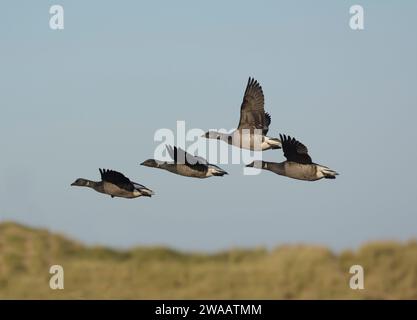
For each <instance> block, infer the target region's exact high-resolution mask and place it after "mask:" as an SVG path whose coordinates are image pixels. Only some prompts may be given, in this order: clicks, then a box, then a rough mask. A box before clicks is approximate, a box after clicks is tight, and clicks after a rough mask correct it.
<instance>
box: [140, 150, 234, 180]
mask: <svg viewBox="0 0 417 320" xmlns="http://www.w3.org/2000/svg"><path fill="white" fill-rule="evenodd" d="M166 148H167V151H168V153H169V156H170V157H171V158H172V159H173V162H162V161H158V160H155V159H148V160H146V161H144V162H142V163H141V165H143V166H147V167H151V168H159V169H164V170H167V171H169V172H172V173H175V174H179V175H181V176H186V177H192V178H208V177H211V176H223V175H225V174H228V173H227V172H226V171H224V170H222V169H221V168H219V167H218V166H215V165H213V164H210V163H208V162H207V160H206V159H203V158H201V157H198V156H193V155H191V154H189V153H187V152H185V151H184V150H182V149H181V148H177V147H171V146H166Z"/></svg>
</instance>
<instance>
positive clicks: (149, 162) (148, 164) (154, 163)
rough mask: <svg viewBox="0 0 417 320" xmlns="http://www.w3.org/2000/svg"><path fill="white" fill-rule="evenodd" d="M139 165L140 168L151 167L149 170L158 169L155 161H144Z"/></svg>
mask: <svg viewBox="0 0 417 320" xmlns="http://www.w3.org/2000/svg"><path fill="white" fill-rule="evenodd" d="M140 165H141V166H146V167H151V168H158V167H159V163H158V162H157V161H156V160H155V159H148V160H145V161H143V162H142V163H141V164H140Z"/></svg>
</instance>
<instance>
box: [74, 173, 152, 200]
mask: <svg viewBox="0 0 417 320" xmlns="http://www.w3.org/2000/svg"><path fill="white" fill-rule="evenodd" d="M100 175H101V181H91V180H87V179H83V178H79V179H77V180H75V181H74V182H73V183H72V184H71V186H78V187H87V188H92V189H94V190H95V191H97V192H100V193H104V194H107V195H109V196H111V197H112V198H114V197H120V198H127V199H132V198H138V197H141V196H144V197H151V196H152V195H154V192H153V191H152V190H150V189H148V188H146V187H145V186H144V185H141V184H139V183H136V182H132V181H130V179H129V178H127V177H125V176H124V175H123V174H121V173H120V172H117V171H113V170H105V169H100Z"/></svg>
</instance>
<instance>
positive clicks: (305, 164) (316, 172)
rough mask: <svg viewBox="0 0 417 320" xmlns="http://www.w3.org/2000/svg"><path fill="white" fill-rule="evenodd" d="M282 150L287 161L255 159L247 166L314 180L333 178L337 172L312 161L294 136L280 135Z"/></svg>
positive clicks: (294, 177) (303, 146)
mask: <svg viewBox="0 0 417 320" xmlns="http://www.w3.org/2000/svg"><path fill="white" fill-rule="evenodd" d="M280 138H281V141H282V150H283V151H284V156H285V158H287V161H284V162H281V163H276V162H267V161H256V162H252V163H251V164H249V165H247V167H256V168H260V169H265V170H269V171H272V172H275V173H276V174H279V175H281V176H286V177H289V178H293V179H299V180H308V181H315V180H319V179H322V178H325V179H335V178H336V175H338V173H337V172H336V171H333V170H331V169H330V168H328V167H325V166H322V165H320V164H316V163H314V162H313V161H312V160H311V158H310V156H309V155H308V150H307V147H306V146H305V145H303V144H302V143H301V142H299V141H297V140H296V139H294V138H291V137H290V136H286V135H280Z"/></svg>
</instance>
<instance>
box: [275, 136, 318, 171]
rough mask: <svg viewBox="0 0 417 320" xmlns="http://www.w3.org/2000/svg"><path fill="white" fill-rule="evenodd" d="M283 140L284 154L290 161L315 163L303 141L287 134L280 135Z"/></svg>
mask: <svg viewBox="0 0 417 320" xmlns="http://www.w3.org/2000/svg"><path fill="white" fill-rule="evenodd" d="M279 136H280V138H281V142H282V150H283V151H284V156H285V158H287V160H288V161H293V162H298V163H302V164H311V163H313V162H312V160H311V157H310V156H309V155H308V149H307V147H306V146H305V145H303V144H302V143H301V142H299V141H297V140H296V139H295V138H291V137H290V136H286V135H285V134H283V135H282V134H280V135H279Z"/></svg>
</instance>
